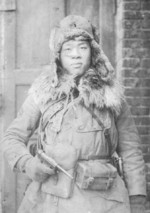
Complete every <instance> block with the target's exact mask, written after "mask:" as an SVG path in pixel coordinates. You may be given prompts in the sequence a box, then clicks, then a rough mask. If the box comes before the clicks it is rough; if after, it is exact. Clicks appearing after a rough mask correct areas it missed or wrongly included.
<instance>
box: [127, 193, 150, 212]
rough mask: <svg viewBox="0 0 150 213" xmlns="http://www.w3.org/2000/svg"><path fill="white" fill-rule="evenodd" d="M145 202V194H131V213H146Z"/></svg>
mask: <svg viewBox="0 0 150 213" xmlns="http://www.w3.org/2000/svg"><path fill="white" fill-rule="evenodd" d="M145 202H146V198H145V196H144V195H134V196H130V207H131V213H145Z"/></svg>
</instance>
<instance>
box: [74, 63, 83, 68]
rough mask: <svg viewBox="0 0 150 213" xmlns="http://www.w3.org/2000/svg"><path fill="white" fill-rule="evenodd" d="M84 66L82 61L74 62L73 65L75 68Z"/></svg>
mask: <svg viewBox="0 0 150 213" xmlns="http://www.w3.org/2000/svg"><path fill="white" fill-rule="evenodd" d="M81 66H82V63H73V64H72V67H73V68H80V67H81Z"/></svg>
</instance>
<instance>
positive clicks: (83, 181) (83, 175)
mask: <svg viewBox="0 0 150 213" xmlns="http://www.w3.org/2000/svg"><path fill="white" fill-rule="evenodd" d="M116 177H117V169H116V168H115V167H114V166H113V165H112V164H111V163H110V162H109V161H108V160H90V161H80V162H79V163H78V166H77V175H76V184H77V186H78V187H79V188H80V189H87V190H102V191H105V190H108V189H110V188H111V187H112V185H113V183H114V180H115V178H116Z"/></svg>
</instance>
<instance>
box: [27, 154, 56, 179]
mask: <svg viewBox="0 0 150 213" xmlns="http://www.w3.org/2000/svg"><path fill="white" fill-rule="evenodd" d="M25 172H26V174H27V175H28V176H29V177H30V178H31V179H32V180H34V181H38V182H44V181H46V179H47V178H48V177H49V176H50V175H53V174H55V171H54V169H51V168H50V167H48V166H46V165H45V164H44V163H41V161H40V159H39V158H38V157H37V156H36V157H32V158H30V159H29V160H28V161H27V162H26V164H25Z"/></svg>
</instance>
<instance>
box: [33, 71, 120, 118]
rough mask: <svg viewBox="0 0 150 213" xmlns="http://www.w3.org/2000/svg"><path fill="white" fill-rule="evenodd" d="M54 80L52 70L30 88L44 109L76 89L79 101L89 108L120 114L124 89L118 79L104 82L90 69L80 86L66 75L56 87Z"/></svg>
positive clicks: (44, 73) (40, 77)
mask: <svg viewBox="0 0 150 213" xmlns="http://www.w3.org/2000/svg"><path fill="white" fill-rule="evenodd" d="M53 78H54V76H53V73H52V72H51V70H49V71H46V72H43V73H41V75H40V76H39V77H38V78H37V79H36V80H35V82H34V83H33V85H32V87H31V88H30V90H29V93H30V94H32V95H33V97H34V99H35V102H36V103H37V104H38V105H39V106H41V107H42V106H44V105H45V104H47V103H48V102H50V101H51V100H58V99H60V98H61V96H62V95H66V96H68V95H69V94H71V93H72V91H73V89H74V88H75V89H77V90H78V91H79V96H78V101H79V102H82V103H84V104H85V105H86V106H87V107H89V106H91V105H95V106H96V107H97V108H99V109H103V108H105V107H106V108H109V109H111V110H112V111H114V112H115V113H116V114H117V115H118V114H119V112H120V109H121V103H122V100H123V99H124V96H123V87H122V86H121V84H120V83H119V82H118V81H117V80H116V79H112V81H109V82H107V83H106V82H103V81H101V79H100V77H99V76H98V75H97V74H96V72H95V71H94V70H93V69H89V70H88V71H87V72H86V73H85V75H84V76H82V77H81V79H80V81H79V83H78V85H77V84H76V82H75V79H72V78H71V77H69V76H65V75H64V76H61V77H60V78H59V83H58V84H57V86H55V85H53Z"/></svg>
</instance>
